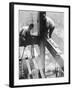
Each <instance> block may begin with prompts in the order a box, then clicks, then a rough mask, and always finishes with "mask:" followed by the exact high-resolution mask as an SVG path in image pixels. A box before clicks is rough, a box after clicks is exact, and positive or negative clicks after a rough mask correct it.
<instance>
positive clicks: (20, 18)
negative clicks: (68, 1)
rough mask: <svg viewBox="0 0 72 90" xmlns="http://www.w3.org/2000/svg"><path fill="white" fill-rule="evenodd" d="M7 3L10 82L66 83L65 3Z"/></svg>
mask: <svg viewBox="0 0 72 90" xmlns="http://www.w3.org/2000/svg"><path fill="white" fill-rule="evenodd" d="M11 5H12V6H11V7H13V9H12V8H11V10H12V11H11V14H12V13H13V14H12V15H14V17H13V20H12V19H11V20H12V23H11V24H14V25H11V27H12V28H13V30H14V32H13V33H14V36H13V37H14V53H13V54H14V55H13V56H14V60H13V62H12V61H11V63H13V64H12V65H13V66H12V67H11V68H13V69H11V70H12V72H13V74H12V75H13V76H11V78H12V79H11V80H13V84H12V83H11V85H12V86H24V85H25V86H26V85H44V84H48V85H49V84H57V83H60V84H61V83H64V82H65V83H69V78H70V77H69V73H70V71H69V64H70V63H69V30H70V29H69V23H70V22H69V6H58V5H57V6H54V5H53V6H50V5H46V6H45V5H41V6H40V5H39V4H38V5H27V4H22V5H21V4H18V3H16V4H13V3H12V4H11ZM12 28H11V30H12ZM10 65H11V64H10Z"/></svg>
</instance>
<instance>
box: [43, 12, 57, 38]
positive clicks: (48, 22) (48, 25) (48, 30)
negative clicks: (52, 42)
mask: <svg viewBox="0 0 72 90" xmlns="http://www.w3.org/2000/svg"><path fill="white" fill-rule="evenodd" d="M42 18H43V21H44V28H45V29H44V35H45V37H47V38H51V37H52V32H53V31H54V28H55V23H54V21H53V20H52V19H51V18H50V17H48V16H47V15H46V12H42Z"/></svg>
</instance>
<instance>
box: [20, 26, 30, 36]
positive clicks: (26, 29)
mask: <svg viewBox="0 0 72 90" xmlns="http://www.w3.org/2000/svg"><path fill="white" fill-rule="evenodd" d="M21 31H22V33H21V34H22V35H24V36H25V35H26V32H28V31H29V26H23V27H22V28H21V29H20V32H21Z"/></svg>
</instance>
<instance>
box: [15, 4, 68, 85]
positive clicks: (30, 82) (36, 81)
mask: <svg viewBox="0 0 72 90" xmlns="http://www.w3.org/2000/svg"><path fill="white" fill-rule="evenodd" d="M18 10H34V11H35V10H36V11H53V12H64V77H61V78H49V79H48V78H45V79H27V80H25V79H24V80H19V71H18V70H19V66H18V64H19V60H18V47H19V43H18V42H19V35H18V33H19V32H18ZM68 13H69V10H68V8H64V7H53V6H52V7H51V6H48V7H44V6H29V5H14V86H20V85H35V84H48V83H49V84H51V83H64V82H68V79H69V74H68V73H69V71H68V70H69V61H68V59H69V54H68V53H69V52H68V51H69V48H68V47H69V44H68V40H69V36H68V35H69V34H68V33H69V32H68V29H69V26H68V25H69V22H68V21H69V18H68V17H69V16H68V15H69V14H68Z"/></svg>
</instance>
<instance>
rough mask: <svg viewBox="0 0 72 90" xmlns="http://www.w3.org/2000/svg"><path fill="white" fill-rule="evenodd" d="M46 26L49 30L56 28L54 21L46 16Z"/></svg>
mask: <svg viewBox="0 0 72 90" xmlns="http://www.w3.org/2000/svg"><path fill="white" fill-rule="evenodd" d="M46 26H47V27H48V28H50V27H55V23H54V21H53V20H52V19H51V18H50V17H47V16H46Z"/></svg>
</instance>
